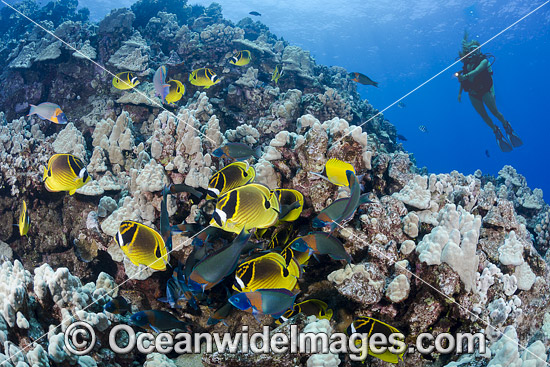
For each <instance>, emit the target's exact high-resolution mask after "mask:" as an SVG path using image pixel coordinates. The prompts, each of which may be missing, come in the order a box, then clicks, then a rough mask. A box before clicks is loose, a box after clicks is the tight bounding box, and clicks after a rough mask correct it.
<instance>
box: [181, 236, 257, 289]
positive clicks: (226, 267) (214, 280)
mask: <svg viewBox="0 0 550 367" xmlns="http://www.w3.org/2000/svg"><path fill="white" fill-rule="evenodd" d="M251 235H252V234H251V233H247V232H245V230H244V229H243V230H242V231H241V233H239V235H238V236H237V237H236V238H235V240H234V241H233V242H232V243H231V245H229V246H226V247H224V248H222V249H221V250H218V251H216V252H214V253H213V254H211V255H208V256H207V257H206V258H205V259H204V260H202V261H200V262H199V263H198V264H196V265H195V266H194V267H193V271H192V272H191V274H190V276H189V280H188V284H189V286H190V288H191V290H193V291H199V290H203V291H204V290H207V289H210V288H212V287H214V286H215V285H216V284H218V283H219V282H221V281H222V280H223V279H224V278H225V277H226V276H228V275H229V274H231V273H233V272H234V271H235V268H236V267H237V262H238V261H239V257H240V255H241V251H242V249H243V247H244V246H245V245H246V244H247V243H248V240H249V239H250V236H251Z"/></svg>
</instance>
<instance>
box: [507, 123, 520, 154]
mask: <svg viewBox="0 0 550 367" xmlns="http://www.w3.org/2000/svg"><path fill="white" fill-rule="evenodd" d="M503 125H504V131H506V135H508V140H510V143H512V146H513V147H514V148H517V147H520V146H522V145H523V142H522V141H521V139H520V137H519V136H517V134H516V132H515V131H514V129H512V126H511V125H510V123H509V122H508V121H506V123H505V124H503Z"/></svg>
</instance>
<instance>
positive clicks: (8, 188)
mask: <svg viewBox="0 0 550 367" xmlns="http://www.w3.org/2000/svg"><path fill="white" fill-rule="evenodd" d="M64 3H65V6H61V5H59V4H58V3H55V4H58V5H48V6H46V7H44V8H39V7H38V6H37V5H36V4H35V3H34V2H33V1H24V2H23V3H21V4H19V5H18V8H19V9H21V10H22V11H23V12H24V13H25V14H26V15H28V16H29V17H30V18H31V19H34V20H36V21H38V22H39V23H40V24H41V25H42V26H43V27H45V28H46V29H48V30H50V31H52V32H53V33H54V34H55V35H56V36H58V37H59V38H61V39H63V40H64V41H66V42H67V43H68V44H69V45H70V46H71V47H74V48H76V49H78V50H80V51H81V52H82V53H83V54H85V55H86V56H87V57H89V58H90V59H92V60H93V61H94V62H95V63H93V62H90V60H88V59H86V58H84V57H82V55H81V54H79V53H77V52H75V51H74V50H73V49H72V48H71V47H69V46H67V45H66V44H63V43H62V42H60V41H59V40H57V39H56V38H54V37H52V36H51V35H49V34H48V33H46V32H45V31H43V30H42V29H41V28H39V27H36V26H34V25H32V24H30V23H29V22H28V21H27V20H25V19H23V18H21V17H19V16H16V15H14V13H13V11H10V10H9V9H8V8H6V7H4V8H3V9H2V10H1V11H0V16H1V18H0V19H1V20H2V22H0V24H1V26H0V38H1V39H2V48H1V49H0V55H2V57H0V64H1V65H2V74H0V79H1V81H2V86H3V88H2V90H0V110H2V111H4V112H1V113H0V180H1V185H0V187H1V188H0V190H1V193H2V195H1V196H0V223H1V224H2V225H0V239H1V240H2V242H0V254H1V256H2V259H3V263H2V264H1V266H0V280H1V281H0V293H1V294H0V314H1V317H0V341H1V344H0V361H5V363H4V364H3V365H4V366H10V365H11V366H18V367H21V366H48V365H50V366H68V365H75V364H77V363H78V364H79V365H81V366H93V365H99V366H130V365H134V364H137V365H145V366H149V367H152V366H157V365H162V366H172V365H179V366H181V365H190V364H192V363H198V364H199V365H200V364H201V363H204V364H205V365H211V366H214V365H226V366H255V365H258V364H259V363H265V364H269V365H273V366H294V365H307V366H320V365H325V366H334V365H338V364H339V365H353V362H351V361H350V359H349V357H347V356H345V355H343V354H342V355H332V354H329V355H318V354H313V355H312V354H311V353H306V354H303V355H293V354H283V355H276V354H267V355H250V354H223V353H217V352H212V353H203V354H202V355H199V356H192V355H191V356H188V355H185V356H179V357H178V356H173V355H168V356H164V355H161V354H152V355H148V356H146V355H143V354H140V353H138V352H134V353H131V354H128V355H117V354H115V353H113V352H112V351H110V350H109V349H108V341H107V340H106V336H107V335H108V332H109V330H110V329H111V328H112V327H113V326H114V325H116V324H119V323H125V322H126V321H127V320H125V319H124V318H121V317H110V316H109V317H108V316H106V315H105V313H103V312H102V306H103V305H104V304H105V303H106V302H107V301H108V300H109V299H110V298H111V297H114V296H116V295H118V294H121V295H124V296H125V297H126V298H127V299H129V300H131V301H132V304H133V307H134V309H135V310H140V309H168V308H167V305H166V304H164V303H161V302H158V301H157V299H158V298H159V297H162V296H164V295H165V292H164V290H165V289H166V281H167V279H168V278H169V277H170V276H171V271H166V272H154V271H153V270H150V269H147V268H139V267H136V266H135V265H133V264H132V263H131V262H130V261H129V260H128V259H127V258H126V257H125V256H124V255H123V254H122V251H121V250H120V249H119V247H118V246H117V245H116V243H115V241H114V239H113V236H114V235H115V234H116V232H117V230H118V227H119V225H120V223H121V221H123V220H136V221H139V222H141V223H144V224H146V225H149V226H152V227H155V228H158V225H159V217H160V203H161V200H162V196H161V192H160V191H161V189H162V187H163V186H164V185H165V184H169V183H185V184H187V185H190V186H193V187H196V188H203V189H205V188H206V187H207V185H208V180H209V178H210V176H211V175H212V174H213V173H214V172H216V171H217V170H219V169H220V168H221V167H222V165H221V163H222V162H220V161H219V160H218V159H217V158H215V157H213V155H212V151H213V150H214V149H216V148H217V147H218V146H220V145H221V144H223V143H226V142H243V143H247V144H249V145H251V146H261V147H262V155H261V157H260V158H259V159H257V160H254V161H253V162H254V167H255V169H256V172H257V178H256V180H257V181H258V182H261V183H264V184H266V185H267V186H269V187H270V188H276V187H285V188H295V189H297V190H300V191H301V192H302V193H303V194H304V196H305V206H304V212H303V214H302V217H301V218H300V222H299V223H300V225H301V226H302V227H301V228H302V230H303V231H304V232H306V233H307V231H308V228H309V227H308V226H309V224H308V223H309V221H310V220H311V219H312V218H313V217H314V216H315V215H316V214H317V213H318V212H319V211H320V210H322V209H323V208H325V207H326V206H327V205H329V204H330V203H331V202H333V201H334V200H335V199H337V198H339V197H343V196H346V195H347V194H346V193H345V192H344V191H343V190H338V189H337V188H336V187H335V186H333V185H331V184H330V183H328V182H326V181H324V180H319V179H317V178H316V177H315V176H313V175H311V174H310V173H309V172H319V171H321V170H322V167H323V165H324V163H325V162H326V160H327V159H329V158H333V157H335V158H339V159H342V160H344V161H346V162H350V163H351V164H352V165H353V166H354V167H355V170H356V172H357V173H358V174H364V176H363V178H362V183H363V185H364V192H368V193H370V199H371V201H372V202H371V203H367V204H363V205H361V206H360V208H359V210H358V211H357V213H356V214H355V216H354V217H353V218H352V219H351V220H350V221H349V222H348V223H347V224H346V225H345V227H344V228H342V229H340V230H338V231H336V232H335V234H336V236H337V237H338V238H339V239H340V240H342V242H344V244H345V248H346V250H347V251H348V252H349V253H350V254H351V255H352V257H353V264H352V265H348V266H346V267H343V264H340V263H339V262H335V261H329V260H327V259H323V261H322V262H321V263H319V264H315V265H314V266H310V267H307V268H306V272H305V274H304V277H303V279H301V280H300V288H301V290H302V292H301V294H300V295H299V299H304V298H306V297H313V298H319V299H323V300H325V301H326V302H327V303H329V306H330V307H331V308H332V309H334V311H335V316H334V318H333V320H332V321H331V322H330V323H328V322H326V321H325V320H320V321H316V320H311V319H309V320H305V319H304V318H303V317H298V318H296V319H292V320H291V322H294V323H297V324H298V325H299V327H300V328H301V329H306V330H307V331H311V330H313V331H323V332H327V333H331V332H335V331H341V330H339V328H341V325H342V324H345V321H346V320H347V319H349V317H350V316H360V315H363V316H373V317H376V318H379V319H383V320H387V321H388V322H392V324H393V325H394V326H395V327H398V328H399V329H400V330H402V331H404V332H405V334H406V335H407V340H406V341H407V343H414V340H415V338H416V336H417V335H418V334H419V333H422V332H424V331H430V332H431V333H440V332H452V333H456V332H478V331H480V330H481V331H482V332H483V333H484V334H485V335H486V337H487V339H488V341H489V346H490V352H488V353H486V354H485V355H479V354H476V355H466V356H462V357H460V359H458V356H456V355H453V354H450V355H438V354H435V353H432V354H431V355H424V356H423V355H421V354H419V353H411V354H406V355H405V357H404V360H405V364H406V365H411V366H413V365H414V366H424V365H425V366H428V365H438V366H443V365H448V366H497V365H502V366H505V365H506V366H524V367H527V366H542V365H544V364H541V363H542V362H541V361H545V360H546V358H547V356H546V354H545V350H547V349H548V346H549V345H550V313H549V297H550V296H549V294H550V292H549V291H550V289H549V288H550V278H549V277H550V275H549V271H548V262H549V261H550V252H549V251H548V249H549V247H550V228H549V222H550V208H549V206H548V205H547V204H545V203H544V202H543V200H542V192H541V191H540V190H531V189H530V188H529V187H528V186H527V183H526V182H525V179H524V178H523V177H522V176H521V175H520V174H518V173H517V172H516V171H515V170H514V169H513V168H512V167H509V166H506V167H504V168H503V169H502V170H501V171H500V173H499V176H498V177H496V178H494V177H488V176H483V175H482V174H481V173H480V172H479V173H476V174H474V175H468V176H465V175H463V174H460V173H458V172H452V173H450V174H438V175H436V174H430V175H428V174H427V173H426V172H423V171H422V170H419V169H418V168H416V167H415V164H414V160H413V159H412V157H411V156H410V155H409V154H408V153H407V152H405V151H404V150H403V149H402V147H401V146H400V145H399V144H397V143H396V131H395V128H394V127H393V125H391V124H390V123H389V122H388V121H387V120H385V119H384V118H383V116H382V115H377V112H378V111H377V110H376V109H375V108H374V107H373V106H371V105H370V104H369V103H368V102H367V101H364V100H361V98H360V97H359V95H358V93H357V91H356V87H355V84H354V82H353V81H351V80H350V78H349V77H348V73H347V71H346V70H345V69H343V68H340V67H330V68H329V67H326V66H322V65H317V64H316V63H315V61H314V60H313V59H312V57H311V56H310V55H309V53H308V52H307V51H305V50H302V49H300V48H299V47H296V46H292V45H289V44H288V42H286V41H284V40H282V39H279V38H277V37H276V36H275V35H273V34H271V33H270V32H269V30H268V29H267V27H265V26H264V25H262V24H261V23H259V22H253V21H252V20H251V19H249V18H246V19H244V20H242V21H241V22H239V23H238V24H233V23H231V22H229V21H227V20H225V19H223V17H222V15H221V8H220V7H219V6H218V5H216V4H213V5H211V6H210V7H208V8H204V7H201V6H191V5H188V4H186V2H185V1H183V0H167V1H154V0H141V1H138V2H137V3H136V4H134V5H133V6H132V8H131V9H118V10H114V11H112V12H111V13H110V14H109V15H108V16H107V17H106V18H105V19H103V20H102V21H101V22H99V24H94V23H91V22H89V21H88V20H87V14H86V11H79V12H77V11H76V1H75V2H72V1H68V2H64ZM52 4H53V3H52ZM6 25H9V27H7V26H6ZM235 49H237V50H239V49H248V50H250V51H251V52H252V55H253V61H252V62H251V63H250V64H249V65H247V66H246V67H244V68H239V67H236V66H234V65H231V64H229V63H228V62H227V60H228V57H230V56H231V55H232V53H233V50H235ZM280 64H282V65H284V69H285V75H284V76H283V77H282V78H281V79H280V80H279V82H278V84H277V85H275V84H274V83H273V82H271V73H272V71H273V69H274V67H275V65H280ZM98 65H103V66H104V67H105V68H106V69H108V70H110V71H112V72H114V73H117V72H120V71H126V70H131V71H133V72H135V73H136V75H138V76H139V78H140V80H141V83H140V85H139V86H138V88H137V91H136V90H130V91H125V92H123V91H120V90H116V89H115V88H113V87H112V84H111V80H112V75H110V74H108V73H107V72H105V71H104V70H102V69H101V68H100V67H99V66H98ZM160 65H167V67H168V74H169V76H170V78H174V79H178V80H182V81H184V82H186V81H187V75H188V73H189V72H190V71H192V70H193V69H195V68H199V67H206V66H207V67H210V68H212V69H213V70H214V71H215V72H216V73H217V74H218V76H221V77H222V80H221V82H220V83H219V84H216V85H215V86H213V87H211V88H209V89H206V90H203V89H202V88H198V87H195V86H192V85H189V83H185V86H186V88H187V90H186V93H185V95H184V97H183V99H182V100H181V101H180V102H179V104H178V105H164V107H163V108H159V106H160V100H158V98H157V97H155V96H154V88H153V84H152V75H153V73H154V71H155V70H156V69H157V68H158V67H159V66H160ZM43 101H51V102H55V103H57V104H59V105H61V106H62V107H63V110H64V112H65V113H66V115H67V117H68V119H69V124H67V125H66V126H59V125H53V124H50V123H49V122H47V121H46V122H43V121H40V120H38V119H37V118H36V117H26V116H25V115H26V113H27V108H28V104H31V103H32V104H37V103H40V102H43ZM365 121H368V123H366V124H364V125H362V124H363V122H365ZM359 125H362V126H361V127H358V126H359ZM54 153H72V154H74V155H76V156H78V157H80V158H81V159H82V160H83V161H85V162H86V163H87V169H88V171H89V172H90V174H91V176H92V178H93V179H92V181H91V182H90V183H88V184H87V185H85V186H84V187H82V188H81V189H79V190H78V191H77V193H76V194H75V195H73V196H69V195H68V194H65V193H50V192H48V191H46V189H45V188H44V185H43V183H42V174H43V169H44V166H45V165H46V163H47V161H48V159H49V157H50V156H51V155H53V154H54ZM21 200H25V201H26V202H27V204H28V207H29V212H30V217H31V228H30V231H29V233H28V236H27V237H23V238H20V237H19V234H18V232H17V228H15V227H13V226H12V224H13V223H16V222H17V215H18V208H19V205H20V202H21ZM168 211H169V214H170V221H171V222H172V223H173V224H175V223H181V222H182V221H184V220H185V221H186V222H187V223H200V224H203V225H205V224H207V223H208V221H209V220H210V214H211V212H212V207H211V206H210V205H209V204H207V203H205V202H201V203H194V202H192V201H191V200H189V196H188V194H186V193H182V194H178V195H177V196H174V197H172V198H171V200H170V201H169V203H168ZM174 248H175V249H177V250H176V251H174V252H173V253H172V263H173V264H172V265H175V264H177V262H178V260H179V261H184V260H185V258H186V256H187V255H188V254H189V252H190V250H191V244H190V241H189V240H188V238H186V237H184V236H175V237H174ZM545 257H546V258H545ZM312 261H314V260H312ZM226 283H227V282H226ZM117 284H122V285H121V287H120V288H118V287H117ZM227 284H230V282H229V283H227ZM225 294H226V293H225V290H224V289H223V286H220V287H217V288H214V290H213V291H212V292H211V302H212V303H211V304H210V307H209V306H208V305H206V304H203V305H201V307H200V309H199V310H193V309H192V308H190V307H186V308H183V309H172V310H170V311H171V312H172V313H174V314H175V315H177V316H178V317H179V318H180V319H182V320H186V321H189V322H190V323H191V325H192V328H193V331H206V332H225V331H230V332H235V331H236V330H237V329H238V328H240V325H243V324H247V325H250V330H251V332H253V331H258V330H260V329H261V325H260V324H259V323H258V322H257V321H256V320H254V318H253V317H252V316H251V315H250V314H246V313H243V312H240V311H237V310H235V311H233V313H232V314H231V315H230V316H229V318H228V319H227V320H226V322H227V326H226V325H224V324H221V323H220V324H218V325H215V326H208V325H207V323H206V320H207V319H208V317H209V316H211V314H212V312H213V311H214V310H215V309H216V308H217V306H220V305H222V304H223V302H224V301H225V299H224V297H225ZM94 301H95V302H96V303H93V302H94ZM92 303H93V304H92ZM90 304H92V305H91V306H88V305H90ZM68 320H84V321H87V322H89V323H90V324H92V325H94V328H95V329H96V331H98V334H99V337H98V341H97V343H96V345H95V347H94V348H93V350H92V351H91V353H90V354H89V355H88V356H81V357H77V356H73V355H71V354H70V353H67V350H66V349H65V348H64V340H63V336H62V331H63V330H64V329H65V328H66V327H67V324H68ZM63 321H65V324H63V325H62V326H60V327H58V328H56V327H57V326H58V325H60V324H61V322H63ZM262 322H263V323H264V324H271V322H272V319H271V318H270V317H264V318H263V319H262ZM282 328H283V330H287V329H285V328H288V325H286V324H285V325H283V326H282ZM44 334H45V336H42V335H44ZM503 334H504V335H505V336H506V337H502V335H503ZM525 347H528V351H526V349H525ZM457 359H458V361H456V362H453V361H454V360H457ZM369 361H370V365H372V366H378V365H385V363H384V362H382V361H380V360H378V359H370V360H369ZM402 363H403V362H402Z"/></svg>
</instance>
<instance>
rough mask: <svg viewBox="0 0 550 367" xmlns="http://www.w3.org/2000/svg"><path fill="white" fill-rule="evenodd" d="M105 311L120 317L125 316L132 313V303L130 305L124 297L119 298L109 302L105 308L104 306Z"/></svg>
mask: <svg viewBox="0 0 550 367" xmlns="http://www.w3.org/2000/svg"><path fill="white" fill-rule="evenodd" d="M103 309H104V310H105V311H107V312H110V313H114V314H118V315H124V314H125V313H127V312H130V311H132V307H131V305H130V303H128V301H127V300H126V298H124V297H122V296H117V297H115V298H113V299H112V300H110V301H109V302H107V303H106V304H105V306H103Z"/></svg>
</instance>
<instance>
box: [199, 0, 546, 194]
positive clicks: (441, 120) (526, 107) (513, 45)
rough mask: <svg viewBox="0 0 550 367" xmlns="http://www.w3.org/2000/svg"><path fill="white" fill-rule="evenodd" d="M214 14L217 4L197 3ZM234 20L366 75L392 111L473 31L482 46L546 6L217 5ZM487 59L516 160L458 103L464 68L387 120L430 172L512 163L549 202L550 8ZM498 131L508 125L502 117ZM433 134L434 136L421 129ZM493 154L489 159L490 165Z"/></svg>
mask: <svg viewBox="0 0 550 367" xmlns="http://www.w3.org/2000/svg"><path fill="white" fill-rule="evenodd" d="M197 3H199V4H203V5H208V4H210V1H208V0H204V1H203V0H201V1H197ZM218 3H220V4H221V5H222V7H223V14H224V16H225V17H227V18H229V19H231V20H232V21H238V20H240V19H242V18H243V17H245V16H249V15H248V12H249V11H252V10H254V11H258V12H260V13H261V14H262V16H261V17H254V19H257V20H260V21H261V22H263V23H265V24H266V25H267V26H269V28H270V30H271V31H272V32H273V33H275V34H276V35H278V36H282V37H284V38H285V39H286V40H287V41H289V42H291V43H292V44H296V45H298V46H300V47H302V48H304V49H307V50H310V51H311V53H312V55H313V56H314V58H315V59H316V61H317V62H318V63H320V64H325V65H339V66H342V67H345V68H346V69H348V71H359V72H362V73H364V74H366V75H368V76H369V77H370V78H372V79H373V80H375V81H377V82H379V83H380V86H379V88H374V87H372V86H363V85H358V90H359V92H360V94H361V96H362V97H363V98H366V99H368V101H369V102H370V103H371V104H372V105H373V106H374V107H375V108H377V109H379V110H383V109H385V108H386V107H387V106H389V105H391V104H392V103H394V102H395V101H396V100H398V99H399V98H401V97H403V96H404V95H406V94H407V93H409V92H411V91H412V90H413V89H415V88H417V87H418V86H420V85H422V84H423V83H424V82H426V81H427V80H429V79H430V78H432V77H433V76H435V75H436V74H438V73H439V72H441V71H442V70H443V69H445V68H447V67H448V66H449V65H451V64H452V63H453V62H455V59H456V58H457V56H458V51H459V50H460V47H461V40H462V37H463V34H464V31H465V30H467V31H468V32H469V34H470V38H475V39H477V40H478V41H479V42H480V43H481V44H483V43H484V42H486V41H488V40H489V39H491V38H493V37H494V36H495V35H497V34H498V33H499V32H501V31H503V30H505V29H506V28H507V27H509V26H510V25H512V24H513V23H515V22H517V21H518V20H520V19H521V18H522V17H524V16H526V15H527V14H528V13H529V12H531V11H533V10H534V9H536V8H537V7H538V6H540V5H542V4H544V3H545V2H544V1H532V0H497V1H462V0H460V1H439V0H421V1H405V0H396V1H391V2H386V1H361V0H354V1H345V2H337V1H328V0H325V1H323V0H307V1H289V0H284V1H279V0H277V1H275V0H269V1H233V0H231V1H228V0H225V1H224V0H220V1H218ZM482 52H484V53H491V54H493V55H495V58H496V60H495V63H494V65H493V72H494V75H493V77H494V85H495V95H496V100H497V106H498V108H499V110H500V112H502V114H503V115H504V117H505V118H506V119H508V120H509V121H510V123H511V124H512V126H513V127H514V129H515V130H516V131H517V133H518V134H519V135H520V137H521V138H522V139H523V142H524V145H523V146H522V147H520V148H518V149H514V151H512V152H510V153H503V152H501V151H500V150H499V148H498V146H497V144H496V141H495V138H494V135H493V132H492V131H491V129H490V128H489V127H488V126H487V125H485V123H484V122H483V120H482V119H481V117H480V116H479V115H478V114H477V113H476V112H475V110H474V108H473V107H472V105H471V104H470V101H469V98H468V96H467V94H466V93H464V94H463V98H462V102H461V103H458V101H457V95H458V89H459V83H458V81H457V79H456V78H455V77H454V76H453V74H454V72H456V71H458V70H461V68H462V63H458V64H456V65H455V66H453V67H451V68H450V69H449V70H447V71H445V72H443V73H442V74H441V75H439V76H438V77H436V78H434V79H433V80H432V81H430V82H429V83H427V84H425V85H424V86H422V87H421V88H419V89H418V90H417V91H416V92H414V93H412V94H411V95H410V96H408V97H406V98H405V99H403V101H402V102H403V103H404V104H405V105H406V107H405V108H399V107H397V105H394V106H393V107H391V108H389V109H388V110H387V111H385V112H384V116H385V117H386V118H387V119H388V120H390V121H391V122H392V123H393V124H394V125H395V126H396V127H397V129H398V133H400V134H402V135H404V136H405V137H406V138H407V139H408V140H407V141H406V142H404V143H403V145H404V147H405V149H406V150H407V151H409V152H411V153H413V154H414V156H415V158H416V161H417V165H418V166H419V167H422V166H426V167H427V168H428V170H429V172H434V173H445V172H450V171H452V170H457V171H459V172H462V173H465V174H469V173H473V172H474V171H475V170H476V169H480V170H481V171H482V172H483V173H485V174H493V175H497V174H498V171H499V170H500V169H501V168H502V167H503V166H504V165H506V164H509V165H512V166H514V167H515V168H516V170H517V171H518V172H519V173H521V174H522V175H524V176H525V177H526V179H527V182H528V184H529V186H530V187H531V188H533V189H534V188H541V189H543V191H544V193H545V198H546V199H547V200H548V197H549V196H548V195H550V180H548V179H549V178H550V175H549V174H548V166H549V165H548V163H547V157H548V155H549V153H550V151H549V148H548V147H549V146H550V144H549V142H550V140H549V139H550V126H549V123H550V117H549V114H548V108H547V104H548V91H547V88H548V85H549V84H550V73H548V71H547V70H548V63H549V61H550V4H547V5H545V6H543V7H542V8H540V9H539V10H538V11H536V12H534V13H533V14H531V15H529V16H528V17H526V18H525V19H523V20H522V21H520V22H519V23H517V24H516V25H515V26H513V27H511V28H510V29H508V30H506V31H504V32H503V33H502V34H501V35H499V36H497V37H495V38H494V39H493V40H492V41H490V42H489V43H488V44H487V45H486V46H484V47H482ZM493 121H494V122H495V123H498V124H499V125H500V123H499V122H498V120H497V119H496V118H493ZM419 125H424V126H426V127H427V129H428V133H423V132H421V131H420V130H419V129H418V127H419ZM486 150H487V151H488V153H489V155H490V157H487V156H486V153H485V151H486Z"/></svg>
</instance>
